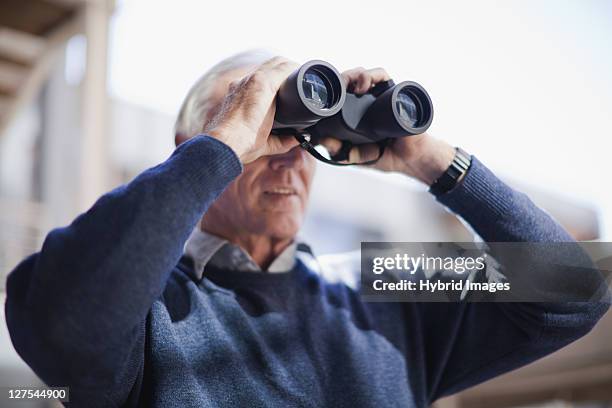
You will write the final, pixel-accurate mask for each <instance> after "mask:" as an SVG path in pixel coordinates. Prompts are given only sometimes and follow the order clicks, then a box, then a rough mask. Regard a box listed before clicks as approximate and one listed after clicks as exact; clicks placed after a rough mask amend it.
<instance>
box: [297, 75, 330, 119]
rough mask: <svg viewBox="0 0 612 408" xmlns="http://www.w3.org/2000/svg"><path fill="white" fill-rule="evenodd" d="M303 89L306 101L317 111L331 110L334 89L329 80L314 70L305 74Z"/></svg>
mask: <svg viewBox="0 0 612 408" xmlns="http://www.w3.org/2000/svg"><path fill="white" fill-rule="evenodd" d="M302 89H303V90H304V96H305V99H306V100H307V101H308V103H310V104H312V106H314V107H315V108H317V109H329V108H331V106H332V104H333V94H334V91H333V88H332V85H331V83H330V82H329V80H328V79H327V78H326V77H325V75H322V74H321V73H319V72H317V71H316V70H314V69H312V68H311V69H309V70H308V71H306V72H305V73H304V79H303V80H302Z"/></svg>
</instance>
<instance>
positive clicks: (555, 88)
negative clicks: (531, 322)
mask: <svg viewBox="0 0 612 408" xmlns="http://www.w3.org/2000/svg"><path fill="white" fill-rule="evenodd" d="M611 23H612V2H609V1H606V0H582V1H569V0H531V1H526V0H501V1H495V2H491V1H484V0H478V1H475V0H472V1H464V2H456V1H450V0H449V1H413V0H403V1H401V2H398V1H391V0H378V1H376V2H366V1H350V2H348V1H333V2H331V1H322V0H312V1H308V2H287V1H257V2H246V1H233V0H224V1H215V2H212V1H201V0H200V1H196V0H174V1H160V0H124V1H119V2H118V4H117V9H116V12H115V15H114V17H113V20H112V24H111V48H110V80H109V87H110V90H111V93H112V95H114V96H115V97H118V98H121V99H124V100H126V101H129V102H132V103H135V104H138V105H143V106H146V107H149V108H151V109H154V110H158V111H160V112H165V113H167V114H172V115H174V114H176V112H177V111H178V109H179V107H180V103H181V101H182V98H183V96H184V95H185V94H186V92H187V90H188V89H189V87H190V85H191V84H192V83H193V82H194V81H195V80H196V79H197V78H198V77H199V76H200V75H202V74H203V73H204V72H205V71H206V69H208V68H209V67H210V66H212V65H213V64H214V63H216V62H218V61H219V60H220V59H222V58H224V57H227V56H229V55H231V54H234V53H236V52H239V51H243V50H245V49H249V48H267V49H271V50H273V51H275V52H277V53H279V54H282V55H285V56H287V57H289V58H291V59H294V60H295V61H298V62H305V61H307V60H310V59H323V60H326V61H329V62H330V63H332V64H333V65H334V66H336V67H337V68H338V69H339V70H341V71H342V70H345V69H349V68H352V67H355V66H363V67H378V66H381V67H384V68H385V69H386V70H387V71H388V72H389V73H390V74H391V76H392V77H393V78H394V79H396V80H397V81H402V80H414V81H417V82H419V83H421V84H422V85H423V86H425V88H426V89H427V90H428V91H429V93H430V95H431V97H432V100H433V103H434V111H435V115H434V120H433V124H432V126H431V128H430V133H431V134H432V135H434V136H435V137H439V138H443V139H445V140H447V141H449V142H450V143H452V144H454V145H460V146H462V147H463V148H464V149H465V150H467V151H469V152H470V153H472V154H474V155H475V156H476V157H478V158H479V159H480V160H481V161H483V162H484V163H485V164H486V165H487V166H489V167H490V168H492V169H494V171H495V172H497V173H499V174H500V175H502V176H504V177H506V178H509V179H512V180H516V181H518V182H520V183H522V184H524V185H529V186H534V187H537V188H538V189H540V190H544V191H551V192H554V193H557V194H561V195H562V196H564V197H568V198H571V199H572V200H574V201H578V202H582V203H587V204H588V205H592V206H594V207H595V208H596V209H597V210H598V211H599V212H600V215H601V219H602V222H603V231H604V238H605V239H608V240H610V239H612V192H610V187H609V186H610V185H612V182H610V181H609V180H608V178H609V174H610V173H611V172H610V168H611V164H610V162H611V161H612V160H611V153H610V152H611V151H612V141H611V139H612V76H611V75H610V73H612V24H611Z"/></svg>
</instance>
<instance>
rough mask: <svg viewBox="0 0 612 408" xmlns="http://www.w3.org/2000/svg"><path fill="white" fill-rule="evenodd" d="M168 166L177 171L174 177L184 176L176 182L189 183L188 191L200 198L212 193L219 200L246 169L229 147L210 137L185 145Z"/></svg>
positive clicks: (199, 136) (177, 150) (197, 139)
mask: <svg viewBox="0 0 612 408" xmlns="http://www.w3.org/2000/svg"><path fill="white" fill-rule="evenodd" d="M168 162H171V163H172V164H171V166H172V167H173V168H174V170H173V171H172V172H171V173H172V174H176V173H179V174H180V177H178V179H177V181H176V182H178V183H181V184H182V183H187V186H184V187H186V188H187V189H188V190H191V192H192V193H194V194H195V196H196V197H202V195H204V196H207V195H208V194H211V193H212V194H213V195H214V196H215V197H216V196H217V195H218V194H220V193H221V191H223V190H224V189H225V187H227V185H228V184H230V183H231V182H232V181H233V180H234V179H235V178H236V177H238V176H239V175H240V173H242V169H243V167H242V163H241V162H240V159H239V158H238V156H237V155H236V153H235V152H234V151H233V150H232V149H231V148H230V147H229V146H228V145H226V144H225V143H223V142H220V141H219V140H217V139H215V138H213V137H210V136H207V135H198V136H195V137H193V138H191V139H189V140H188V141H186V142H184V143H182V144H181V145H180V146H179V147H178V148H177V149H176V150H175V151H174V153H173V154H172V156H171V157H170V159H169V160H168ZM181 191H186V190H184V189H182V190H181ZM198 200H199V199H198Z"/></svg>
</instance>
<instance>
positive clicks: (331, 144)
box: [319, 137, 342, 156]
mask: <svg viewBox="0 0 612 408" xmlns="http://www.w3.org/2000/svg"><path fill="white" fill-rule="evenodd" d="M319 144H321V145H323V146H324V147H325V148H326V149H327V151H328V152H329V154H330V155H331V156H334V155H336V154H337V153H338V152H339V151H340V148H341V147H342V142H341V141H340V140H338V139H335V138H333V137H325V138H323V139H321V140H320V141H319Z"/></svg>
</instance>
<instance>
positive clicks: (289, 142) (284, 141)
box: [267, 135, 300, 155]
mask: <svg viewBox="0 0 612 408" xmlns="http://www.w3.org/2000/svg"><path fill="white" fill-rule="evenodd" d="M299 145H300V144H299V142H298V141H297V140H296V138H295V137H293V136H290V135H282V136H279V135H270V137H269V138H268V152H267V154H270V155H271V154H283V153H287V152H288V151H289V150H291V149H293V148H294V147H296V146H299Z"/></svg>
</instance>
